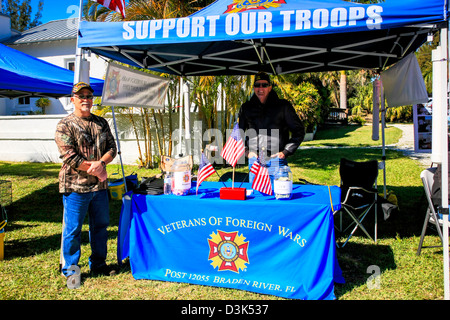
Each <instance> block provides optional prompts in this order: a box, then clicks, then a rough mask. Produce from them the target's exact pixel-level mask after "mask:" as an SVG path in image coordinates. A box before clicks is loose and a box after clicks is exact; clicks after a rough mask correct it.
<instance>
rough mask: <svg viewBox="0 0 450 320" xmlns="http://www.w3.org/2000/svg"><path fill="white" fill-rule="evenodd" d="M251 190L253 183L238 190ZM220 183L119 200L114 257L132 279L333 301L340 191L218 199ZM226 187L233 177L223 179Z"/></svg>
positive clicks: (305, 189) (302, 189)
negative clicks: (180, 192)
mask: <svg viewBox="0 0 450 320" xmlns="http://www.w3.org/2000/svg"><path fill="white" fill-rule="evenodd" d="M238 186H239V187H242V188H246V189H247V191H249V192H251V191H252V190H251V185H250V184H248V183H244V184H242V185H240V184H239V185H238V184H237V183H236V187H238ZM222 187H224V185H223V184H222V183H220V182H203V183H202V184H201V185H200V187H199V188H198V193H196V189H195V187H193V188H192V189H191V192H190V194H189V195H186V196H176V195H144V194H136V193H133V192H128V193H127V194H126V195H125V196H124V198H123V205H122V210H121V216H120V224H119V235H118V249H117V254H118V260H119V263H122V261H123V260H124V259H126V258H127V257H128V258H129V261H130V266H131V271H132V274H133V277H134V278H135V279H151V280H162V281H175V282H187V283H192V284H200V285H209V286H218V287H226V288H235V289H241V290H247V291H252V292H257V293H262V294H271V295H275V296H279V297H285V298H292V299H313V300H317V299H334V298H335V295H334V283H335V282H338V283H342V282H344V279H343V277H342V272H341V269H340V268H339V265H338V262H337V258H336V243H335V234H334V220H333V213H334V212H336V211H337V210H339V209H340V188H339V187H336V186H319V185H295V184H294V186H293V194H292V199H290V200H277V199H276V198H275V196H268V195H264V194H261V193H259V192H257V191H254V192H252V193H251V194H249V195H248V196H247V199H246V200H223V199H220V188H222ZM227 187H231V182H230V183H227Z"/></svg>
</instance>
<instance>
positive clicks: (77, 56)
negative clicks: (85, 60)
mask: <svg viewBox="0 0 450 320" xmlns="http://www.w3.org/2000/svg"><path fill="white" fill-rule="evenodd" d="M82 15H83V0H80V7H79V10H78V25H77V44H76V46H77V47H76V48H75V73H74V79H73V83H74V84H75V83H78V82H80V81H81V54H82V52H81V48H79V47H78V38H79V34H80V22H81V17H82Z"/></svg>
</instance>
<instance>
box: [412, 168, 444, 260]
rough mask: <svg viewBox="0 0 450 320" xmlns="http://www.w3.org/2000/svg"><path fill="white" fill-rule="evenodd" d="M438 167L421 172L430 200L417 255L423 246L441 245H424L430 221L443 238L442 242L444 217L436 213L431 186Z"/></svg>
mask: <svg viewBox="0 0 450 320" xmlns="http://www.w3.org/2000/svg"><path fill="white" fill-rule="evenodd" d="M436 169H437V168H436V167H434V168H428V169H425V170H423V171H422V172H421V173H420V178H421V179H422V183H423V189H424V191H425V196H426V198H427V201H428V208H427V213H426V214H425V221H424V223H423V227H422V234H421V236H420V241H419V247H418V248H417V255H418V256H419V255H420V253H421V251H422V248H439V247H440V246H424V245H423V241H424V239H425V234H426V232H427V227H428V223H429V222H431V223H433V224H434V225H435V226H436V230H437V232H438V235H439V238H441V242H442V230H441V228H442V225H443V223H442V219H440V218H439V217H438V215H437V213H436V210H435V207H434V205H433V201H432V200H431V188H432V186H433V178H434V174H435V172H436Z"/></svg>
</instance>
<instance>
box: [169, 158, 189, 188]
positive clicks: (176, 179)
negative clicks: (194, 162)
mask: <svg viewBox="0 0 450 320" xmlns="http://www.w3.org/2000/svg"><path fill="white" fill-rule="evenodd" d="M171 174H172V188H171V189H172V194H174V195H177V196H185V195H187V194H189V190H190V189H191V169H190V167H189V165H185V164H183V165H174V166H173V167H172V170H171Z"/></svg>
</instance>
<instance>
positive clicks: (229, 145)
mask: <svg viewBox="0 0 450 320" xmlns="http://www.w3.org/2000/svg"><path fill="white" fill-rule="evenodd" d="M244 152H245V147H244V141H242V138H241V134H240V133H239V125H238V123H237V122H236V123H235V124H234V128H233V131H232V132H231V135H230V137H229V138H228V140H227V142H226V143H225V145H224V146H223V149H222V153H221V154H220V155H221V156H222V158H224V159H225V160H226V161H227V162H228V163H229V164H230V165H231V166H232V167H234V166H236V163H237V162H238V160H239V158H240V157H242V156H243V155H244Z"/></svg>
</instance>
